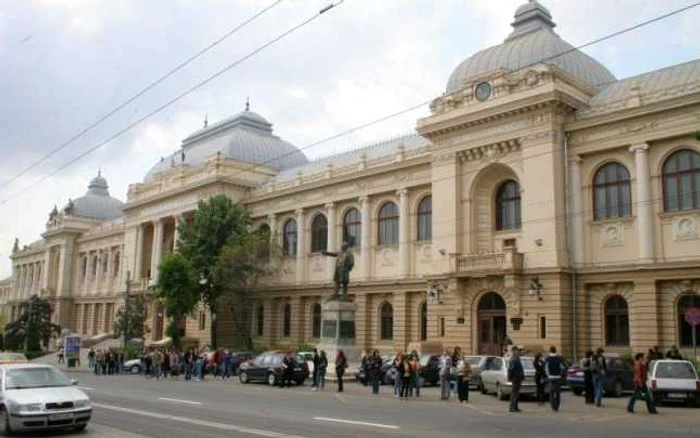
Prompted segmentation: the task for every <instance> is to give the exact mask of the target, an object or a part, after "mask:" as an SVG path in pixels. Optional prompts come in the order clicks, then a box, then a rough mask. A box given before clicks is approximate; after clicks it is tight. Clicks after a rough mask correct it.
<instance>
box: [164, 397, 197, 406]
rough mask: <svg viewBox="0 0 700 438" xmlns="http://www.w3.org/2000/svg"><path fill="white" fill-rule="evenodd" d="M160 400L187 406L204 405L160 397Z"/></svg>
mask: <svg viewBox="0 0 700 438" xmlns="http://www.w3.org/2000/svg"><path fill="white" fill-rule="evenodd" d="M158 400H163V401H166V402H172V403H182V404H185V405H201V404H202V402H198V401H189V400H181V399H179V398H168V397H158Z"/></svg>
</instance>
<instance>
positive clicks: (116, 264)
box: [113, 253, 119, 277]
mask: <svg viewBox="0 0 700 438" xmlns="http://www.w3.org/2000/svg"><path fill="white" fill-rule="evenodd" d="M113 269H114V272H113V274H114V276H115V277H118V276H119V253H115V254H114V265H113Z"/></svg>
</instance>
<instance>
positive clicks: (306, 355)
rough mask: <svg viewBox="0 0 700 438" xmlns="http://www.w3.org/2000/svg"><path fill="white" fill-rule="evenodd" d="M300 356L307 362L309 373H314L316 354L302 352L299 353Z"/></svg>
mask: <svg viewBox="0 0 700 438" xmlns="http://www.w3.org/2000/svg"><path fill="white" fill-rule="evenodd" d="M297 354H298V355H299V356H301V357H303V358H304V360H306V365H307V366H308V367H309V373H311V374H313V373H314V352H313V351H300V352H298V353H297Z"/></svg>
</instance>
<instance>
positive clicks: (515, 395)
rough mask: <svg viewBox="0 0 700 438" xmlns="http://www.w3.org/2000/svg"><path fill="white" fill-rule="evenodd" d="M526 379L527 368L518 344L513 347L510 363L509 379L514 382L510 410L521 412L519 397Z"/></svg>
mask: <svg viewBox="0 0 700 438" xmlns="http://www.w3.org/2000/svg"><path fill="white" fill-rule="evenodd" d="M523 380H525V369H523V363H522V361H521V360H520V349H519V348H518V347H517V346H514V347H513V356H511V358H510V362H509V363H508V381H509V382H510V383H511V384H512V390H511V393H510V412H521V411H520V408H519V407H518V399H519V398H520V386H521V385H522V383H523Z"/></svg>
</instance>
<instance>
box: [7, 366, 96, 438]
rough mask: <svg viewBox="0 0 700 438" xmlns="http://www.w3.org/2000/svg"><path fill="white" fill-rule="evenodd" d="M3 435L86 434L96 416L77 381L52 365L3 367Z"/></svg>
mask: <svg viewBox="0 0 700 438" xmlns="http://www.w3.org/2000/svg"><path fill="white" fill-rule="evenodd" d="M0 381H1V384H0V435H2V436H8V435H11V434H12V433H14V432H24V431H35V430H45V429H74V430H83V429H85V427H87V425H88V422H89V421H90V417H91V416H92V405H91V404H90V398H89V397H88V396H87V395H86V394H85V393H84V392H83V391H81V390H80V389H78V388H76V387H75V386H74V385H77V384H78V382H77V380H71V379H70V378H69V377H68V376H66V375H65V374H63V373H62V372H61V371H59V370H58V369H56V368H55V367H53V366H51V365H45V364H31V363H22V364H19V363H18V364H7V365H2V366H0Z"/></svg>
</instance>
